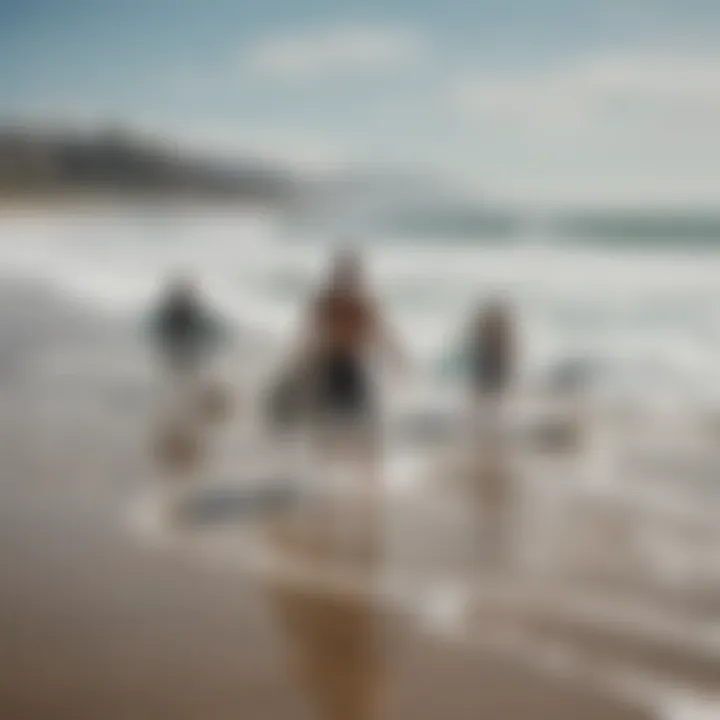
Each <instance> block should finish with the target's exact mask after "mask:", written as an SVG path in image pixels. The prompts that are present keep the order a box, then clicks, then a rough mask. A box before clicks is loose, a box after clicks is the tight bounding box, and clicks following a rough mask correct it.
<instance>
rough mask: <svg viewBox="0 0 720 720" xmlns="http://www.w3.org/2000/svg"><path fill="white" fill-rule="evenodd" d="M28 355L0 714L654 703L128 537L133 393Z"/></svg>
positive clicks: (215, 714)
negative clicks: (106, 387) (45, 365)
mask: <svg viewBox="0 0 720 720" xmlns="http://www.w3.org/2000/svg"><path fill="white" fill-rule="evenodd" d="M34 352H37V350H34ZM28 367H29V366H28V365H26V364H24V363H21V364H20V370H19V372H18V374H16V375H14V383H13V384H12V386H10V385H9V384H3V386H2V387H3V395H4V401H3V403H2V405H1V407H0V453H2V458H3V471H2V484H1V485H0V546H1V547H2V548H3V552H2V553H1V554H0V578H2V591H1V592H0V638H2V642H0V717H1V718H8V720H26V719H27V720H34V719H35V718H38V719H40V718H43V719H44V718H48V717H52V718H55V719H57V720H63V719H65V718H67V719H68V720H158V719H161V718H172V720H185V719H187V720H224V719H225V718H228V719H229V718H233V719H234V718H239V717H242V718H243V719H244V720H245V719H246V720H285V719H286V718H287V720H302V719H303V718H309V719H312V718H319V719H321V720H355V719H358V720H359V719H360V718H383V719H384V720H401V719H402V720H406V719H407V720H426V719H427V720H436V719H439V718H450V719H452V720H466V719H467V720H478V719H479V718H488V720H500V719H502V720H545V719H547V720H579V719H581V718H582V720H646V719H648V718H653V717H656V716H655V715H654V714H653V713H650V712H649V711H646V710H644V709H643V708H640V707H635V706H633V705H631V704H629V703H626V702H623V701H621V700H619V699H613V698H612V697H610V695H609V694H608V693H607V692H603V691H599V690H592V689H590V688H587V687H585V688H583V687H580V686H577V685H574V684H573V683H572V682H571V681H569V680H567V679H563V678H560V677H555V678H552V677H548V676H547V675H545V674H543V673H541V672H539V671H536V670H534V669H530V668H528V667H524V665H523V663H519V662H517V661H516V660H514V659H512V658H507V657H505V656H504V655H502V654H498V653H495V652H494V651H493V650H492V649H488V648H483V647H480V646H477V645H473V644H470V643H457V642H449V641H446V640H445V639H443V638H442V637H440V636H438V635H435V634H432V633H427V632H425V631H424V630H423V629H422V628H421V627H419V626H418V625H417V624H416V623H414V622H413V621H412V619H411V618H410V617H409V616H407V615H405V614H403V613H402V612H400V611H398V610H397V609H395V608H391V607H389V606H385V605H384V604H383V603H382V602H381V601H380V600H377V599H372V598H368V597H361V596H357V597H353V596H341V595H334V594H328V593H324V592H314V591H313V590H312V588H310V589H308V588H296V587H293V585H292V584H287V583H278V582H277V581H274V580H272V579H267V578H265V579H264V578H262V577H261V576H258V575H257V574H254V573H251V572H244V571H243V570H242V568H241V567H238V568H236V571H235V572H223V571H221V570H219V569H217V568H212V567H209V566H206V565H204V564H203V563H198V562H195V561H193V560H192V559H191V558H186V557H183V556H182V555H179V554H173V553H167V552H164V551H161V550H157V549H154V548H152V547H151V546H148V545H144V544H143V543H142V542H139V541H138V539H137V538H134V537H132V535H131V534H130V533H129V532H128V528H127V524H126V522H125V519H124V515H123V513H124V510H125V509H126V508H127V506H128V503H129V502H130V500H131V498H132V497H134V496H135V495H136V494H137V493H138V492H142V489H143V487H144V486H145V485H146V484H147V483H149V482H150V481H151V475H150V474H149V473H148V445H149V436H148V425H147V424H146V423H144V422H142V421H141V420H140V417H141V415H140V414H138V413H139V412H140V410H139V409H140V408H141V407H142V405H143V402H144V400H145V398H144V396H143V393H142V392H139V393H138V394H137V397H136V396H130V395H127V394H126V395H124V397H125V399H126V400H127V402H126V403H125V404H121V403H119V402H118V399H117V397H115V396H113V397H112V399H108V397H107V396H106V395H103V394H97V393H96V392H95V390H93V389H91V388H90V386H89V385H87V384H86V383H83V381H82V378H81V377H78V376H77V375H73V374H72V372H71V373H68V374H65V375H63V376H62V377H53V378H51V379H48V378H47V377H46V378H45V379H44V380H43V378H41V377H40V376H35V375H33V372H34V371H31V370H28V369H27V368H28ZM23 368H25V369H24V370H23ZM133 398H135V399H134V400H133ZM285 542H291V543H293V542H297V541H296V540H289V541H288V540H287V539H286V540H285Z"/></svg>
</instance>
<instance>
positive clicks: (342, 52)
mask: <svg viewBox="0 0 720 720" xmlns="http://www.w3.org/2000/svg"><path fill="white" fill-rule="evenodd" d="M718 40H720V3H719V2H717V0H685V1H684V2H682V1H681V0H675V1H673V2H671V1H669V0H656V1H652V0H574V1H572V0H525V1H524V2H521V1H520V0H504V1H501V0H497V1H495V0H493V1H492V2H489V1H487V0H446V1H445V2H438V1H437V0H432V1H431V0H412V1H411V0H406V1H404V2H400V1H398V0H365V2H362V3H360V2H358V1H357V0H356V1H355V3H354V4H345V5H342V4H341V3H339V2H330V1H325V0H322V1H320V0H311V1H308V2H299V1H296V2H292V1H291V0H270V1H266V2H252V3H251V2H243V1H239V0H205V1H204V2H202V1H201V0H0V118H2V119H6V120H22V119H29V120H34V121H38V120H39V121H50V122H52V121H63V122H66V123H74V124H82V125H89V126H93V125H97V124H101V123H103V122H109V121H117V120H119V121H123V122H126V123H128V124H130V125H131V126H132V125H134V126H137V127H138V128H141V129H147V130H151V131H153V132H157V133H161V134H166V135H167V136H169V137H172V138H177V139H178V140H180V141H182V142H183V143H186V144H188V145H191V146H197V147H199V148H202V149H205V150H207V151H212V152H220V153H223V154H225V153H237V154H248V153H250V154H254V155H258V156H272V157H274V158H277V159H281V160H286V161H287V162H290V163H294V164H297V165H298V166H302V167H303V168H305V169H307V170H308V171H310V170H313V171H321V170H323V169H327V168H331V167H336V166H338V165H344V164H348V163H363V164H375V163H385V164H394V165H406V164H407V165H416V166H428V167H432V168H436V169H437V171H438V172H440V173H443V174H445V175H448V176H450V177H454V178H458V179H459V180H461V181H462V182H464V183H465V184H466V185H468V187H470V188H474V189H477V190H478V192H482V191H494V192H496V193H498V194H501V195H508V196H518V197H522V198H525V199H530V200H532V199H538V200H539V201H542V200H548V201H555V200H560V199H573V198H577V199H579V200H582V199H585V198H601V197H607V198H610V199H614V200H618V201H623V200H627V201H630V202H633V201H635V200H638V201H640V200H644V199H650V200H653V201H658V202H663V201H666V200H667V201H673V202H698V203H708V202H715V201H716V200H718V199H720V177H719V175H720V172H718V170H717V169H716V168H718V167H720V140H719V139H718V138H717V135H718V133H717V132H716V128H717V127H718V126H719V125H718V122H720V51H719V50H718V47H720V43H718Z"/></svg>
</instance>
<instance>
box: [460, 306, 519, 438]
mask: <svg viewBox="0 0 720 720" xmlns="http://www.w3.org/2000/svg"><path fill="white" fill-rule="evenodd" d="M513 324H514V323H513V320H512V317H511V314H510V310H509V308H508V307H507V305H505V304H504V303H503V302H501V301H500V300H493V301H491V302H490V303H489V304H488V305H487V307H485V308H483V309H482V310H480V311H479V312H478V314H477V316H476V318H475V321H474V324H473V327H472V330H471V336H470V348H469V363H470V383H471V388H472V393H473V398H474V400H475V403H476V406H478V407H480V408H481V409H483V410H484V411H485V412H486V413H488V414H489V415H490V420H491V421H494V423H495V424H496V423H497V422H499V421H500V416H501V411H502V405H503V404H504V402H505V399H506V396H507V393H508V391H509V389H510V386H511V385H512V382H513V380H514V376H515V370H516V368H515V365H516V358H515V355H516V347H515V346H516V343H515V332H514V327H513Z"/></svg>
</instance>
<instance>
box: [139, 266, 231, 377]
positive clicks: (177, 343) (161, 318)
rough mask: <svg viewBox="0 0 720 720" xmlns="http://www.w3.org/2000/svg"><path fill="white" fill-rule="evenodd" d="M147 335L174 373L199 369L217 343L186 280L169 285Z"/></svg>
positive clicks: (213, 328) (212, 325)
mask: <svg viewBox="0 0 720 720" xmlns="http://www.w3.org/2000/svg"><path fill="white" fill-rule="evenodd" d="M151 326H152V327H151V331H152V334H153V337H154V339H155V342H156V346H157V349H158V350H159V352H160V355H161V357H162V359H163V361H164V363H165V365H166V367H167V368H168V369H169V370H171V371H173V372H176V373H193V372H195V371H197V370H199V369H200V366H201V364H202V362H203V361H204V360H205V359H206V357H207V355H208V353H209V351H210V350H211V349H212V347H213V346H214V345H215V344H216V341H217V340H218V339H219V337H218V335H219V327H218V326H217V324H216V323H215V322H214V320H213V319H212V318H211V316H210V314H209V313H208V312H207V311H206V309H205V308H204V306H203V303H202V301H201V299H200V297H199V293H198V290H197V288H196V286H195V285H194V284H193V283H192V282H191V281H190V280H188V279H185V278H179V279H177V280H175V281H174V282H172V283H171V285H170V287H169V289H168V291H167V293H166V296H165V298H164V299H163V300H162V301H161V303H160V307H159V309H158V310H157V311H156V313H155V315H154V317H153V319H152V322H151Z"/></svg>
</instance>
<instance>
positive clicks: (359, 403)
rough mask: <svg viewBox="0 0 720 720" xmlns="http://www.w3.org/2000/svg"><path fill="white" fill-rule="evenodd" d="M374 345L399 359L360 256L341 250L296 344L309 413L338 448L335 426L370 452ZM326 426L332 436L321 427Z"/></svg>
mask: <svg viewBox="0 0 720 720" xmlns="http://www.w3.org/2000/svg"><path fill="white" fill-rule="evenodd" d="M377 349H380V350H382V351H384V353H385V354H386V355H387V356H389V357H391V358H392V359H393V360H394V361H396V363H397V365H398V366H399V365H401V364H402V360H403V356H402V353H401V350H400V347H399V345H398V343H397V342H396V341H395V338H394V337H393V335H392V334H391V333H390V332H389V330H388V328H387V325H386V324H385V322H384V319H383V317H382V313H381V311H380V309H379V306H378V304H377V302H376V301H375V299H374V298H372V296H371V294H370V292H369V291H368V288H367V285H366V281H365V269H364V266H363V262H362V258H361V257H360V255H359V254H358V253H357V252H355V251H352V250H348V249H345V250H342V251H340V252H339V253H338V254H337V255H336V256H335V258H334V259H333V261H332V265H331V270H330V277H329V280H328V282H327V284H326V286H325V287H324V288H323V289H322V290H321V292H320V293H319V294H318V296H317V297H316V298H315V299H314V301H313V302H312V304H311V307H310V313H309V318H308V323H307V330H306V335H305V337H304V338H303V342H302V345H301V349H300V360H301V367H303V368H304V372H305V373H307V374H306V377H307V378H308V381H309V383H310V387H311V388H312V390H311V393H312V403H311V404H312V414H313V416H314V419H315V420H316V421H318V422H319V427H320V430H321V437H322V438H323V443H326V442H327V443H328V446H329V447H332V448H337V443H336V442H335V440H336V433H337V431H340V433H341V435H342V437H343V439H349V440H350V445H351V446H352V447H355V448H359V449H360V451H361V453H362V454H363V455H364V456H365V457H371V456H374V455H375V451H376V432H375V429H376V425H377V414H376V413H377V397H376V392H375V388H374V387H373V379H372V373H371V371H370V368H369V366H368V365H369V361H370V356H371V353H372V352H373V351H374V350H377ZM328 430H329V431H330V432H331V435H332V438H331V439H329V438H328V436H327V434H326V432H324V431H328ZM346 431H347V432H346ZM341 444H342V445H343V447H345V442H342V443H341Z"/></svg>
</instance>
